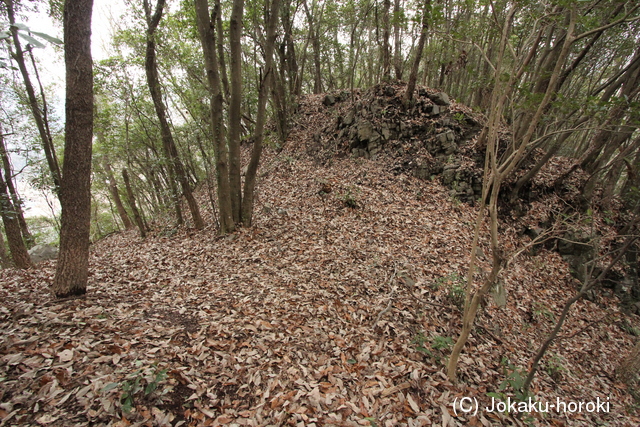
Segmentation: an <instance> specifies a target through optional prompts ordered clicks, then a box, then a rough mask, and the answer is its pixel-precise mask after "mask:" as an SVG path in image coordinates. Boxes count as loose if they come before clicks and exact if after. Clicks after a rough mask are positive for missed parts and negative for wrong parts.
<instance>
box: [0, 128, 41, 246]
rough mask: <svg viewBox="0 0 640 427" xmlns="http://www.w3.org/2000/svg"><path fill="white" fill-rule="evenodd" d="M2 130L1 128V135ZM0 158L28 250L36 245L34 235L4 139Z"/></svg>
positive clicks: (1, 143) (0, 149) (0, 146)
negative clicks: (24, 209)
mask: <svg viewBox="0 0 640 427" xmlns="http://www.w3.org/2000/svg"><path fill="white" fill-rule="evenodd" d="M1 132H2V129H1V128H0V133H1ZM0 157H1V158H2V166H3V168H4V177H5V184H6V185H7V190H8V191H9V196H10V197H11V201H12V203H13V208H14V209H15V213H16V216H17V219H18V223H19V224H20V231H21V232H22V237H23V238H24V242H25V244H26V245H27V248H30V247H31V246H33V245H34V243H35V239H34V238H33V235H32V234H31V232H30V231H29V226H28V225H27V221H25V219H24V211H23V210H22V201H21V200H20V196H19V195H18V192H17V190H16V187H15V185H14V184H13V171H12V168H11V161H10V159H9V155H8V153H7V147H6V146H5V145H4V139H2V140H0Z"/></svg>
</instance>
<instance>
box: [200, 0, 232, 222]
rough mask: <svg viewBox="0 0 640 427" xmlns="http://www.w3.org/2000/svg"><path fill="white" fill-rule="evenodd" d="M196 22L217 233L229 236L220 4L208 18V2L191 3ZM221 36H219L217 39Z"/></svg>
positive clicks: (204, 0) (217, 4) (229, 202)
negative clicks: (214, 178) (209, 132)
mask: <svg viewBox="0 0 640 427" xmlns="http://www.w3.org/2000/svg"><path fill="white" fill-rule="evenodd" d="M194 2H195V9H196V21H197V24H198V33H199V35H200V43H201V44H202V50H203V52H204V59H205V67H206V71H207V80H208V82H209V91H210V92H211V98H210V103H211V126H212V133H213V140H214V149H215V156H216V174H217V184H218V206H219V209H220V234H227V233H231V232H233V231H234V230H235V223H234V222H233V217H232V213H231V196H230V194H231V193H230V191H229V166H228V162H229V156H228V152H227V144H226V141H225V135H224V125H223V120H222V102H223V95H222V90H221V87H220V73H219V70H218V58H217V57H216V32H215V22H216V16H217V15H218V14H219V13H220V1H219V0H217V1H216V3H215V6H214V9H213V12H212V18H209V6H208V2H207V0H194ZM220 36H221V35H220V34H218V37H220Z"/></svg>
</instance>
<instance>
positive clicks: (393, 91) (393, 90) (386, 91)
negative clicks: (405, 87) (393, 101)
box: [384, 86, 396, 96]
mask: <svg viewBox="0 0 640 427" xmlns="http://www.w3.org/2000/svg"><path fill="white" fill-rule="evenodd" d="M395 94H396V88H394V87H393V86H386V87H385V88H384V96H393V95H395Z"/></svg>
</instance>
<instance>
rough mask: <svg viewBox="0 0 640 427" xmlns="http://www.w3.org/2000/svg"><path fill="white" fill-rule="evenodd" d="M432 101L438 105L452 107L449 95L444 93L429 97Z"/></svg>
mask: <svg viewBox="0 0 640 427" xmlns="http://www.w3.org/2000/svg"><path fill="white" fill-rule="evenodd" d="M427 96H428V97H429V99H430V100H432V101H433V102H434V103H435V104H436V105H444V106H446V105H451V101H450V100H449V95H447V94H446V93H444V92H438V93H434V94H431V95H427Z"/></svg>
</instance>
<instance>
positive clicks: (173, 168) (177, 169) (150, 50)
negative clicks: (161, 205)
mask: <svg viewBox="0 0 640 427" xmlns="http://www.w3.org/2000/svg"><path fill="white" fill-rule="evenodd" d="M164 3H165V0H158V3H157V4H156V8H155V11H154V13H153V15H151V8H150V6H149V2H148V0H144V7H145V14H146V17H147V49H146V59H145V71H146V74H147V83H148V85H149V91H150V92H151V98H152V99H153V105H154V107H155V110H156V114H157V116H158V121H159V122H160V130H161V132H162V146H163V148H164V151H165V156H166V157H167V160H168V162H169V165H170V167H169V170H170V174H174V175H173V176H172V177H171V178H170V181H173V179H174V178H175V179H176V180H177V181H178V182H179V183H180V187H181V188H182V193H183V194H184V197H185V198H186V199H187V205H188V206H189V210H190V211H191V217H192V219H193V223H194V226H195V227H196V228H197V229H201V228H203V227H204V222H203V221H202V217H201V216H200V209H199V208H198V203H197V202H196V200H195V198H194V197H193V192H192V191H191V186H190V185H189V181H188V179H187V174H186V171H185V168H184V165H183V164H182V161H181V160H180V156H179V154H178V149H177V147H176V144H175V141H174V139H173V134H172V132H171V128H170V127H169V121H168V120H167V112H166V107H165V105H164V101H163V100H162V93H161V91H160V79H159V77H158V64H157V60H156V46H155V40H154V37H155V31H156V29H157V28H158V24H159V23H160V19H161V18H162V10H163V8H164ZM172 185H173V186H175V184H172ZM176 193H177V191H176ZM174 202H175V203H176V215H178V212H180V210H179V205H180V200H179V199H177V200H175V201H174ZM180 221H181V218H180V216H179V217H178V222H180Z"/></svg>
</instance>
